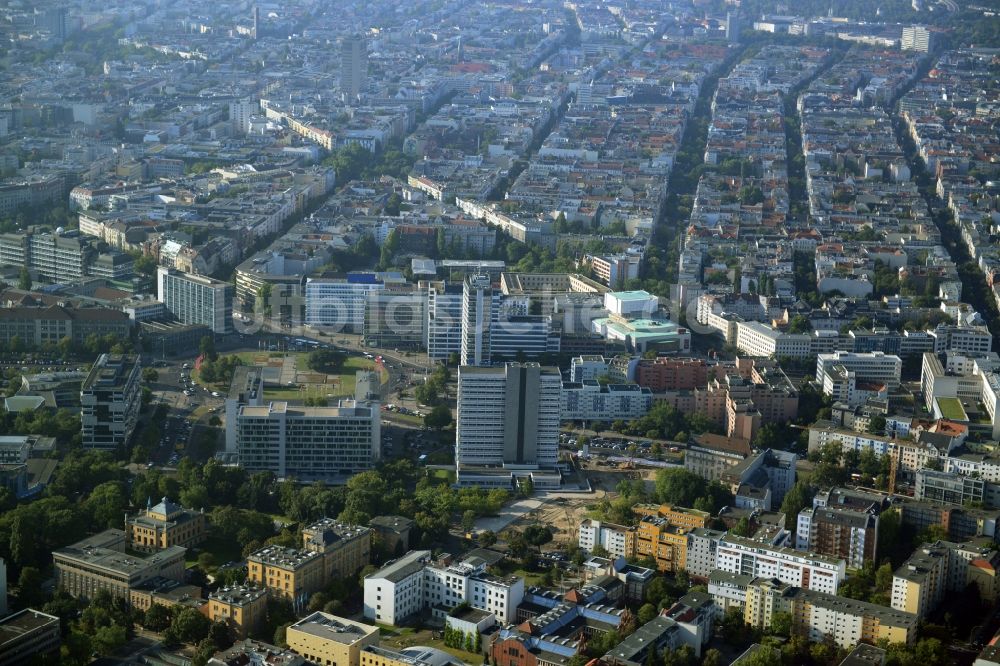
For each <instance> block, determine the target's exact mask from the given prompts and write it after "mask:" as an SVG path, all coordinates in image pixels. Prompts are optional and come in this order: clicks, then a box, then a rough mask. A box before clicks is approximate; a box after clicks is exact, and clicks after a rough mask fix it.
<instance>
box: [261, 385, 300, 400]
mask: <svg viewBox="0 0 1000 666" xmlns="http://www.w3.org/2000/svg"><path fill="white" fill-rule="evenodd" d="M306 395H307V394H306V392H304V391H300V390H299V387H298V386H270V387H267V388H265V389H264V399H265V400H298V399H299V398H305V396H306Z"/></svg>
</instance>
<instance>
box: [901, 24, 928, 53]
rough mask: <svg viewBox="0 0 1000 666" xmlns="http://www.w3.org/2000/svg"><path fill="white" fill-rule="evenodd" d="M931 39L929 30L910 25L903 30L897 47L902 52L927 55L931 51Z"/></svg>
mask: <svg viewBox="0 0 1000 666" xmlns="http://www.w3.org/2000/svg"><path fill="white" fill-rule="evenodd" d="M931 39H932V35H931V32H930V30H928V29H927V28H925V27H923V26H920V25H910V26H907V27H905V28H903V35H902V38H901V39H900V42H899V45H900V48H902V49H903V50H904V51H920V52H922V53H927V52H928V51H930V50H931Z"/></svg>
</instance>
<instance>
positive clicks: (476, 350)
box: [462, 275, 500, 366]
mask: <svg viewBox="0 0 1000 666" xmlns="http://www.w3.org/2000/svg"><path fill="white" fill-rule="evenodd" d="M499 309H500V295H499V294H494V293H493V289H492V287H491V285H490V277H489V276H488V275H471V276H469V278H468V279H467V280H466V281H465V284H464V285H463V289H462V365H477V366H483V365H489V364H490V361H491V359H492V353H491V349H490V341H491V337H492V330H491V329H492V324H493V322H494V321H496V319H497V318H498V312H499Z"/></svg>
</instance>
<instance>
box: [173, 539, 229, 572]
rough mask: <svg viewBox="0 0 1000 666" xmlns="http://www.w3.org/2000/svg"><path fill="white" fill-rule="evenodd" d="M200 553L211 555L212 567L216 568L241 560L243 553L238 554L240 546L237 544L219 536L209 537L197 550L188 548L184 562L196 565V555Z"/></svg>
mask: <svg viewBox="0 0 1000 666" xmlns="http://www.w3.org/2000/svg"><path fill="white" fill-rule="evenodd" d="M195 551H197V552H195ZM201 553H212V556H213V558H214V560H215V564H214V567H218V566H219V565H220V564H225V563H226V562H236V561H239V560H241V559H243V553H242V552H240V545H239V544H238V543H236V542H235V541H232V540H227V539H223V538H221V537H219V536H209V537H208V539H206V540H205V541H203V542H202V543H201V545H199V546H198V547H197V548H188V551H187V554H186V555H185V561H186V562H187V564H188V565H192V564H197V563H198V555H200V554H201ZM214 567H213V570H214Z"/></svg>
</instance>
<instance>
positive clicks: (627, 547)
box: [578, 518, 636, 557]
mask: <svg viewBox="0 0 1000 666" xmlns="http://www.w3.org/2000/svg"><path fill="white" fill-rule="evenodd" d="M635 536H636V532H635V528H634V527H626V526H624V525H615V524H614V523H606V522H601V521H599V520H591V519H590V518H587V519H585V520H583V521H582V522H581V523H580V529H579V531H578V543H579V545H580V548H582V549H583V550H585V551H587V552H588V553H592V552H594V549H595V548H596V547H598V546H600V547H601V548H603V549H604V551H605V552H606V553H607V554H608V555H610V556H612V557H632V556H634V555H635Z"/></svg>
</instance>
